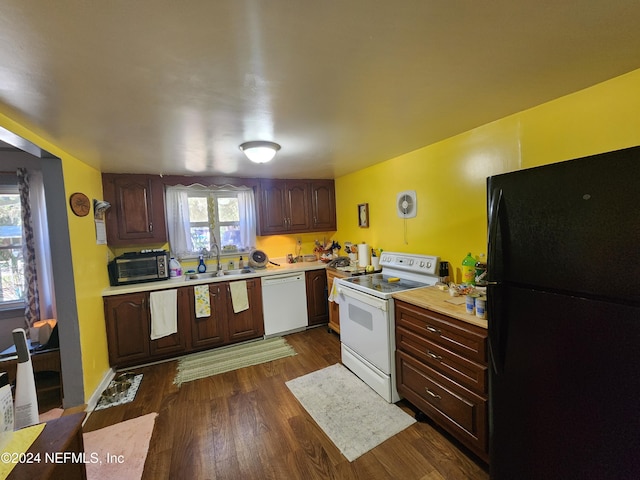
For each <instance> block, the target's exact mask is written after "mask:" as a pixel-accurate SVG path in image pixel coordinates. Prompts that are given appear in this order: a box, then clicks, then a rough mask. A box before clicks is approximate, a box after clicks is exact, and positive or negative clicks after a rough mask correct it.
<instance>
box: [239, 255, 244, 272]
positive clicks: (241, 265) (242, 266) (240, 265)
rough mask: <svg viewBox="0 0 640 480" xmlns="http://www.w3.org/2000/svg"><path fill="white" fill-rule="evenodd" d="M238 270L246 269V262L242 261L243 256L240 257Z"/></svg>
mask: <svg viewBox="0 0 640 480" xmlns="http://www.w3.org/2000/svg"><path fill="white" fill-rule="evenodd" d="M238 268H240V269H242V268H244V260H242V256H240V260H238Z"/></svg>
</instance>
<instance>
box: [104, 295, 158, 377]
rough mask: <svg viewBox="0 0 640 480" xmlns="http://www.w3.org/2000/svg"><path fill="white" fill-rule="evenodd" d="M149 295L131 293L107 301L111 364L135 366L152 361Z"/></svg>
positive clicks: (105, 304) (106, 314) (105, 306)
mask: <svg viewBox="0 0 640 480" xmlns="http://www.w3.org/2000/svg"><path fill="white" fill-rule="evenodd" d="M148 298H149V295H148V294H147V293H130V294H124V295H117V296H113V297H106V298H105V299H104V309H105V321H106V324H107V342H108V348H109V364H110V365H111V366H124V365H133V364H135V363H140V362H143V361H146V360H148V359H149V302H148Z"/></svg>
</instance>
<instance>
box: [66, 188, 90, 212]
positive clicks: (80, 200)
mask: <svg viewBox="0 0 640 480" xmlns="http://www.w3.org/2000/svg"><path fill="white" fill-rule="evenodd" d="M69 205H70V206H71V211H72V212H73V213H75V214H76V215H77V216H78V217H84V216H86V215H88V214H89V211H90V210H91V203H90V202H89V199H88V198H87V196H86V195H85V194H84V193H80V192H76V193H72V194H71V196H70V197H69Z"/></svg>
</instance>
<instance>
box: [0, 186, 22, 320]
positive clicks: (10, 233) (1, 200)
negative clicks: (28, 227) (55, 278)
mask: <svg viewBox="0 0 640 480" xmlns="http://www.w3.org/2000/svg"><path fill="white" fill-rule="evenodd" d="M23 306H24V262H23V259H22V213H21V207H20V195H19V192H18V186H17V185H0V309H2V310H6V309H11V308H16V307H23Z"/></svg>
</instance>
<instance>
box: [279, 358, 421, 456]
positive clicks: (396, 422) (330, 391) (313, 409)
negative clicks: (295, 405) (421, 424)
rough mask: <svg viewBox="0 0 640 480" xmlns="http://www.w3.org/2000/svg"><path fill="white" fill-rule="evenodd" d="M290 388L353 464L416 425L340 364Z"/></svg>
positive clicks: (411, 418)
mask: <svg viewBox="0 0 640 480" xmlns="http://www.w3.org/2000/svg"><path fill="white" fill-rule="evenodd" d="M286 385H287V387H289V390H291V392H292V393H293V394H294V395H295V397H296V398H297V399H298V401H299V402H300V403H301V404H302V406H303V407H304V408H305V409H306V410H307V412H309V414H310V415H311V417H312V418H313V419H314V420H315V421H316V423H317V424H318V426H320V428H322V430H324V432H325V433H326V434H327V436H328V437H329V438H330V439H331V441H332V442H333V443H334V444H335V445H336V447H338V448H339V449H340V451H341V452H342V454H343V455H344V456H345V457H346V458H347V460H349V461H350V462H352V461H354V460H355V459H356V458H358V457H359V456H361V455H362V454H364V453H366V452H368V451H369V450H371V449H372V448H374V447H376V446H377V445H380V444H381V443H382V442H384V441H385V440H387V439H388V438H390V437H392V436H394V435H395V434H397V433H399V432H401V431H402V430H404V429H405V428H407V427H408V426H409V425H411V424H413V423H415V419H414V418H413V417H411V416H410V415H408V414H406V413H405V412H403V411H402V410H401V409H400V408H399V407H397V406H395V405H393V404H390V403H387V402H386V401H385V400H384V399H383V398H382V397H381V396H379V395H378V394H377V393H375V392H374V391H373V390H372V389H371V388H370V387H369V386H367V385H366V384H365V383H364V382H363V381H362V380H360V379H359V378H358V377H356V376H355V375H354V374H353V373H351V372H350V371H349V370H348V369H347V368H345V367H343V366H342V365H340V364H336V365H332V366H330V367H327V368H323V369H322V370H318V371H315V372H312V373H310V374H308V375H304V376H302V377H298V378H296V379H293V380H290V381H288V382H286Z"/></svg>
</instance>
